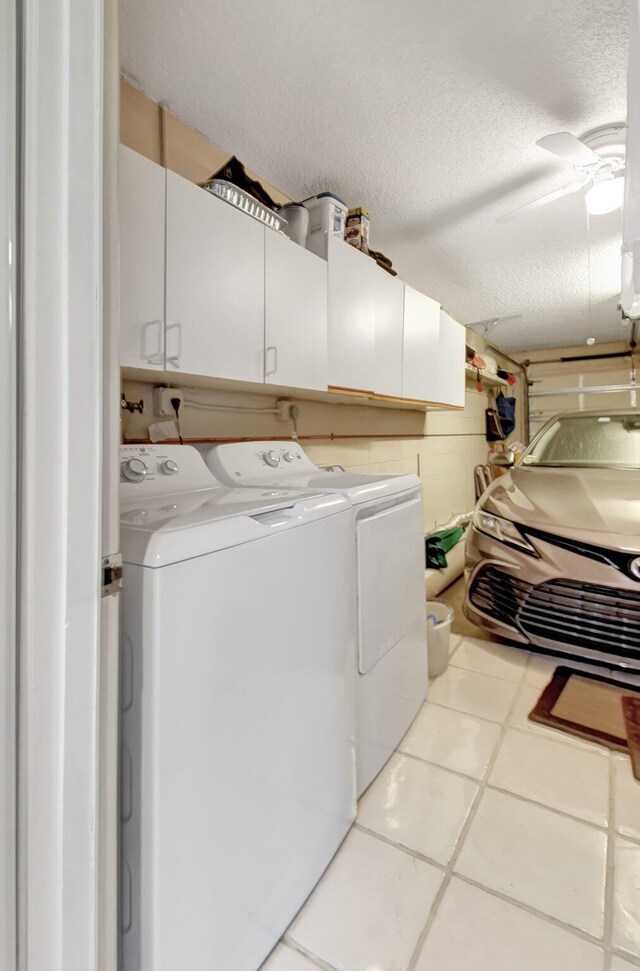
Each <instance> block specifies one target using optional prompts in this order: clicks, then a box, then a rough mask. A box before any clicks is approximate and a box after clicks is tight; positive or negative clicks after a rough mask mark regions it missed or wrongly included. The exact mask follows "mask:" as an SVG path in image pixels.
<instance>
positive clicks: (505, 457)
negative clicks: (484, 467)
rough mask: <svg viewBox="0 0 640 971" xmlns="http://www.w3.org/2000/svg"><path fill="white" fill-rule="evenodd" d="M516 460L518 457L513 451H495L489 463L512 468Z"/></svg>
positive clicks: (503, 467)
mask: <svg viewBox="0 0 640 971" xmlns="http://www.w3.org/2000/svg"><path fill="white" fill-rule="evenodd" d="M515 461H516V457H515V455H514V454H513V452H493V454H492V455H490V456H489V465H491V466H494V467H496V468H499V469H510V468H511V466H512V465H514V464H515Z"/></svg>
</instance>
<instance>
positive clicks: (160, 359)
mask: <svg viewBox="0 0 640 971" xmlns="http://www.w3.org/2000/svg"><path fill="white" fill-rule="evenodd" d="M163 325H164V321H163V320H148V321H147V322H146V323H145V324H143V325H142V357H143V358H144V360H145V361H146V362H147V364H164V347H163V346H162V345H163V341H162V328H163ZM152 327H157V328H158V340H157V342H156V348H155V350H153V351H151V353H148V352H146V350H145V349H146V345H147V335H148V334H149V333H150V332H151V328H152Z"/></svg>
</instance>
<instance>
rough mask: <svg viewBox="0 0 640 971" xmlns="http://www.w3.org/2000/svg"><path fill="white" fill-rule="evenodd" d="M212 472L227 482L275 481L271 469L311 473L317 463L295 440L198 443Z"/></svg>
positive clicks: (315, 468)
mask: <svg viewBox="0 0 640 971" xmlns="http://www.w3.org/2000/svg"><path fill="white" fill-rule="evenodd" d="M199 448H200V450H201V451H202V453H203V455H204V457H205V461H206V463H207V465H208V466H209V468H210V469H211V471H212V472H213V474H214V476H215V477H216V478H217V479H219V480H220V482H224V483H226V484H227V485H234V484H236V483H238V482H242V480H243V479H244V480H246V482H247V483H253V482H256V481H260V480H261V478H262V479H263V481H265V482H274V483H275V479H274V478H273V473H274V472H275V473H276V474H278V473H280V472H282V474H283V479H284V478H285V476H289V475H291V474H292V473H294V472H308V473H313V472H315V471H317V466H315V465H314V464H313V462H312V461H311V460H310V459H309V458H307V456H306V455H305V452H304V449H303V448H301V446H300V445H299V444H298V442H293V441H288V442H286V441H285V442H230V443H229V444H228V445H227V444H225V445H217V446H215V447H213V446H209V447H207V446H204V445H202V446H199Z"/></svg>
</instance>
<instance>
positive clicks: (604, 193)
mask: <svg viewBox="0 0 640 971" xmlns="http://www.w3.org/2000/svg"><path fill="white" fill-rule="evenodd" d="M584 198H585V202H586V204H587V212H588V213H589V215H590V216H604V215H606V213H608V212H614V211H615V210H616V209H619V208H620V207H621V205H622V200H623V198H624V178H623V177H622V176H620V177H619V178H617V179H616V178H611V177H609V178H607V179H600V180H598V181H597V182H595V183H594V184H593V186H592V187H591V188H590V189H589V191H588V192H587V194H586V195H585V197H584Z"/></svg>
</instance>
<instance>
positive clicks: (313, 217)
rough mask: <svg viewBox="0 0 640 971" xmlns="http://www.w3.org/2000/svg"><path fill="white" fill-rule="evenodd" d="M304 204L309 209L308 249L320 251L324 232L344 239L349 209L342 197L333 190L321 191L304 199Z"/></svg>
mask: <svg viewBox="0 0 640 971" xmlns="http://www.w3.org/2000/svg"><path fill="white" fill-rule="evenodd" d="M302 205H303V206H304V207H305V209H308V210H309V233H308V236H307V249H310V250H312V251H313V252H315V253H320V252H321V251H322V248H323V246H324V243H323V242H322V241H323V238H324V237H323V234H324V233H328V234H329V235H330V236H339V237H340V239H344V229H345V224H346V221H347V211H348V210H347V206H346V204H345V203H344V202H343V201H342V199H339V198H338V196H334V195H333V194H332V193H331V192H320V193H319V194H318V195H317V196H311V198H310V199H304V200H303V202H302Z"/></svg>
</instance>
